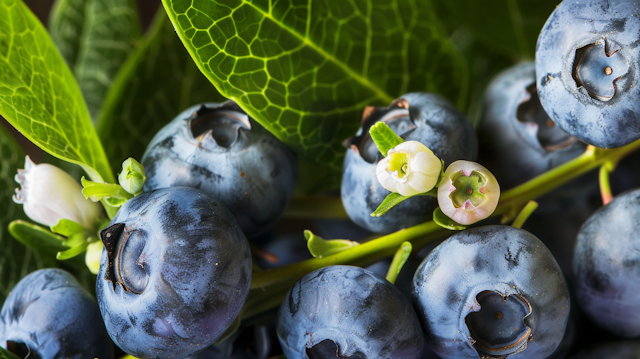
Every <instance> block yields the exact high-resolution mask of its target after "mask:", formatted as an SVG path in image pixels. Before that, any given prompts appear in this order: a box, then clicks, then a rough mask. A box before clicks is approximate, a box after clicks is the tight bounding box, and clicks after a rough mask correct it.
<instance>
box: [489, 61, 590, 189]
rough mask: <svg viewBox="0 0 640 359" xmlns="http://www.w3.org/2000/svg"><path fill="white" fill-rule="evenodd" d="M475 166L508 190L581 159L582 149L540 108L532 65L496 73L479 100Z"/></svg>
mask: <svg viewBox="0 0 640 359" xmlns="http://www.w3.org/2000/svg"><path fill="white" fill-rule="evenodd" d="M478 133H479V138H480V142H481V143H480V163H482V164H483V165H485V166H486V167H487V168H489V170H491V172H492V173H493V174H494V175H495V176H496V178H497V179H498V182H499V183H500V187H501V188H503V189H509V188H512V187H515V186H517V185H519V184H522V183H524V182H526V181H528V180H530V179H532V178H533V177H535V176H538V175H540V174H542V173H544V172H546V171H548V170H550V169H552V168H554V167H556V166H558V165H560V164H563V163H565V162H567V161H569V160H571V159H573V158H575V157H577V156H579V155H581V154H582V153H583V152H584V150H585V148H586V145H585V144H584V143H582V142H579V141H577V140H576V138H575V137H573V136H571V135H569V134H568V133H566V132H565V131H564V130H563V129H561V128H560V127H558V126H556V125H555V123H554V122H553V120H552V119H551V118H549V116H548V115H547V113H546V112H545V111H544V109H543V108H542V105H541V104H540V100H539V98H538V92H537V91H536V77H535V68H534V64H533V63H532V62H526V63H521V64H518V65H516V66H513V67H511V68H509V69H507V70H505V71H503V72H502V73H500V74H499V75H498V76H496V78H495V79H494V80H493V81H492V82H491V84H490V85H489V87H488V88H487V91H486V93H485V98H484V110H483V113H482V118H481V119H480V124H479V127H478Z"/></svg>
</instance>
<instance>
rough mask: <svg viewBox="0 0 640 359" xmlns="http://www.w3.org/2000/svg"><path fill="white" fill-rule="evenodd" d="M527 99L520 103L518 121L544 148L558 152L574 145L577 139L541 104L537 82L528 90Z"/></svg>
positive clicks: (528, 87)
mask: <svg viewBox="0 0 640 359" xmlns="http://www.w3.org/2000/svg"><path fill="white" fill-rule="evenodd" d="M526 95H527V97H526V98H525V99H523V100H522V102H520V104H519V105H518V110H517V113H516V119H517V120H518V121H519V122H520V123H522V124H523V125H524V126H525V128H526V130H527V132H529V133H531V134H533V135H534V136H535V137H536V138H537V140H538V143H539V144H540V146H541V147H542V148H544V149H545V150H547V151H556V150H559V149H562V148H565V147H568V146H570V145H572V144H573V143H574V142H576V138H575V137H573V136H571V135H569V134H568V133H567V132H565V131H564V130H563V129H561V128H560V127H558V126H556V123H555V122H554V121H553V120H552V119H551V117H549V115H548V114H547V112H546V111H545V110H544V108H543V107H542V103H540V97H539V96H538V91H537V88H536V84H535V82H534V83H532V84H531V85H529V86H527V88H526Z"/></svg>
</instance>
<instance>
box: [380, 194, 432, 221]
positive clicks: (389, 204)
mask: <svg viewBox="0 0 640 359" xmlns="http://www.w3.org/2000/svg"><path fill="white" fill-rule="evenodd" d="M437 191H438V189H437V188H434V189H432V190H431V191H429V192H425V193H418V194H414V195H413V196H403V195H401V194H400V193H395V192H394V193H390V194H389V195H388V196H387V197H386V198H385V199H384V201H382V203H380V205H379V206H378V208H376V210H375V211H374V212H373V213H371V217H380V216H382V215H383V214H385V213H387V212H389V210H390V209H391V208H393V207H394V206H396V205H397V204H398V203H400V202H402V201H404V200H405V199H409V198H411V197H416V196H431V197H436V196H437Z"/></svg>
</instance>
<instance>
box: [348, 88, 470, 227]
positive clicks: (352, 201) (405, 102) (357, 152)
mask: <svg viewBox="0 0 640 359" xmlns="http://www.w3.org/2000/svg"><path fill="white" fill-rule="evenodd" d="M378 121H384V122H385V123H387V124H388V125H389V127H391V129H393V130H394V131H395V132H396V133H397V134H399V135H400V136H401V137H403V138H404V139H406V140H414V141H418V142H421V143H422V144H424V145H426V146H427V147H428V148H429V149H430V150H432V151H433V153H434V154H435V155H436V156H438V158H440V159H442V160H444V161H445V165H448V164H449V163H451V162H453V161H456V160H459V159H467V160H472V161H473V160H475V159H476V156H477V140H476V137H475V132H474V130H473V127H472V126H471V124H470V123H469V121H468V120H467V118H466V117H465V116H464V115H463V114H462V113H461V112H460V111H458V110H457V109H456V108H455V107H454V106H453V105H452V104H451V103H449V102H448V101H447V100H445V99H444V98H443V97H441V96H439V95H434V94H428V93H409V94H406V95H404V96H403V97H401V98H400V99H398V100H396V101H394V103H393V104H392V105H391V106H390V107H389V108H382V107H379V108H375V107H368V108H367V109H366V110H365V113H364V118H363V123H362V127H361V128H360V129H359V130H358V133H357V134H356V136H354V137H351V138H349V139H347V140H346V141H345V145H346V146H347V147H348V148H347V153H346V157H345V160H344V164H343V166H342V186H341V197H342V204H343V206H344V208H345V210H346V212H347V214H348V215H349V217H350V218H351V220H352V221H354V222H355V223H357V224H358V225H359V226H361V227H363V228H365V229H367V230H369V231H372V232H378V233H390V232H394V231H397V230H399V229H401V228H406V227H410V226H413V225H416V224H418V223H422V222H424V221H427V220H429V219H430V218H431V215H432V214H433V210H434V209H435V207H437V201H436V200H435V198H428V197H416V198H411V199H408V200H405V201H404V202H402V203H400V204H398V205H396V206H395V207H394V208H392V209H391V210H390V211H389V212H387V213H385V214H384V216H381V217H371V216H370V214H371V213H372V212H373V211H375V210H376V208H378V206H379V205H380V204H381V203H382V201H383V200H384V199H385V198H386V197H387V195H389V194H390V193H391V192H389V191H387V190H386V189H384V188H383V187H382V186H381V185H380V183H379V182H378V180H377V178H376V164H377V163H378V161H380V159H382V155H381V154H380V152H379V151H378V148H377V147H376V145H375V143H374V142H373V140H372V139H371V137H370V136H369V128H370V127H371V126H372V125H373V124H374V123H376V122H378Z"/></svg>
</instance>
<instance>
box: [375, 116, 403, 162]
mask: <svg viewBox="0 0 640 359" xmlns="http://www.w3.org/2000/svg"><path fill="white" fill-rule="evenodd" d="M369 134H370V135H371V139H372V140H373V142H375V144H376V146H378V150H379V151H380V153H382V155H383V156H384V157H387V152H389V150H391V149H393V148H395V147H396V146H397V145H399V144H401V143H402V142H404V140H403V139H402V137H400V136H398V135H397V134H396V133H395V132H393V130H392V129H391V127H389V126H387V124H386V123H384V122H376V123H375V124H374V125H373V126H371V128H370V129H369Z"/></svg>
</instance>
